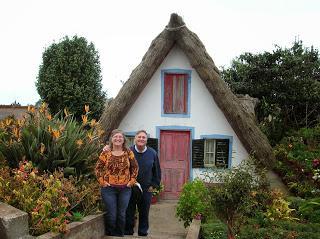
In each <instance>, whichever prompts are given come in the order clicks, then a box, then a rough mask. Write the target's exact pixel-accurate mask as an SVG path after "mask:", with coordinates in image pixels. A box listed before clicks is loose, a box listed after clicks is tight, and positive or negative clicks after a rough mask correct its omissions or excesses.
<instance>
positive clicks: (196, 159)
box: [192, 139, 204, 168]
mask: <svg viewBox="0 0 320 239" xmlns="http://www.w3.org/2000/svg"><path fill="white" fill-rule="evenodd" d="M192 168H204V139H194V140H192Z"/></svg>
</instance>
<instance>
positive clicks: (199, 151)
mask: <svg viewBox="0 0 320 239" xmlns="http://www.w3.org/2000/svg"><path fill="white" fill-rule="evenodd" d="M231 149H232V136H226V135H209V136H203V138H202V139H194V140H192V168H219V169H223V168H230V167H231Z"/></svg>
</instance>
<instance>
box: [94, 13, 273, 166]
mask: <svg viewBox="0 0 320 239" xmlns="http://www.w3.org/2000/svg"><path fill="white" fill-rule="evenodd" d="M175 44H176V45H177V46H178V47H179V48H180V49H181V50H182V51H183V52H184V54H185V55H186V56H187V58H188V59H189V61H190V64H191V66H192V67H193V68H194V69H195V70H196V71H197V73H198V75H199V76H200V78H201V79H202V81H203V82H204V84H205V85H206V87H207V88H208V90H209V92H210V93H211V95H212V97H213V98H214V100H215V102H216V103H217V105H218V106H219V108H220V109H221V110H222V112H223V113H224V115H225V116H226V118H227V120H228V122H229V123H230V125H231V127H232V128H233V130H234V131H235V132H236V134H237V136H238V137H239V139H240V141H241V142H242V144H243V145H244V147H245V148H246V150H247V151H248V152H249V153H254V155H255V156H256V157H257V158H258V159H259V161H260V162H261V163H262V164H263V165H265V166H269V167H271V166H272V165H273V162H274V161H275V159H274V155H273V153H272V148H271V146H270V144H269V142H268V140H267V138H266V136H265V135H264V134H263V133H262V132H261V130H260V129H259V127H258V126H257V124H256V122H255V120H254V118H253V117H252V115H250V114H249V113H248V112H247V111H246V110H244V108H243V107H242V106H241V104H240V102H239V100H238V99H237V97H236V96H235V95H234V94H233V93H232V92H231V90H230V89H229V88H228V87H227V85H226V84H225V82H224V81H223V80H222V79H221V77H220V73H219V70H218V68H217V67H216V66H215V64H214V62H213V60H212V58H211V57H210V56H209V55H208V53H207V52H206V49H205V47H204V45H203V44H202V42H201V41H200V39H199V38H198V36H197V35H196V34H195V33H193V32H191V31H190V30H189V29H188V28H187V27H186V25H185V23H184V22H183V20H182V18H181V17H180V16H178V15H177V14H172V15H171V19H170V22H169V24H168V26H166V28H165V29H164V30H163V31H162V32H161V33H160V34H159V35H158V36H157V37H156V38H155V39H154V40H153V41H152V43H151V46H150V47H149V49H148V51H147V53H146V54H145V55H144V57H143V59H142V61H141V63H140V64H139V65H138V66H137V67H136V68H135V69H134V70H133V72H132V73H131V75H130V77H129V79H128V80H127V81H126V82H125V84H124V85H123V87H122V88H121V90H120V91H119V93H118V95H117V97H116V98H115V99H114V100H113V101H112V102H111V103H110V105H109V107H107V108H106V109H105V111H104V113H103V115H102V117H101V119H100V123H101V125H102V127H103V128H104V130H105V131H106V137H107V136H108V135H109V134H110V132H111V131H112V130H113V129H115V128H117V127H118V126H119V124H120V122H121V121H122V119H123V118H124V116H125V115H126V114H127V112H128V111H129V109H130V108H131V106H132V105H133V104H134V102H135V101H136V99H137V98H138V96H139V95H140V93H141V92H142V91H143V89H144V87H145V86H146V85H147V84H148V82H149V81H150V79H151V78H152V76H153V74H154V73H155V71H156V70H157V69H158V68H159V66H160V64H161V63H162V62H163V60H164V59H165V57H166V56H167V54H168V53H169V52H170V50H171V49H172V48H173V46H174V45H175Z"/></svg>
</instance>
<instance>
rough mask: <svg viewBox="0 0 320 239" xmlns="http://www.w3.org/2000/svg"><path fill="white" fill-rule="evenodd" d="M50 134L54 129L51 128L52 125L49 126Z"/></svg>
mask: <svg viewBox="0 0 320 239" xmlns="http://www.w3.org/2000/svg"><path fill="white" fill-rule="evenodd" d="M48 132H49V133H51V132H52V128H51V126H50V125H49V126H48Z"/></svg>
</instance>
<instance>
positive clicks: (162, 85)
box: [161, 69, 192, 118]
mask: <svg viewBox="0 0 320 239" xmlns="http://www.w3.org/2000/svg"><path fill="white" fill-rule="evenodd" d="M165 73H172V74H187V75H188V78H187V82H188V96H187V113H186V114H166V113H164V110H163V108H164V75H165ZM191 73H192V70H184V69H164V70H161V117H172V118H190V105H191V104H190V102H191Z"/></svg>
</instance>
